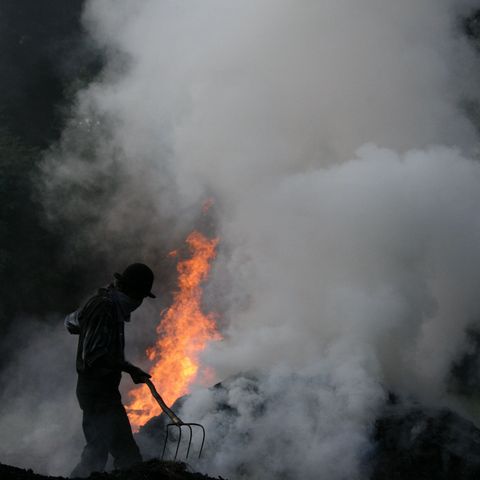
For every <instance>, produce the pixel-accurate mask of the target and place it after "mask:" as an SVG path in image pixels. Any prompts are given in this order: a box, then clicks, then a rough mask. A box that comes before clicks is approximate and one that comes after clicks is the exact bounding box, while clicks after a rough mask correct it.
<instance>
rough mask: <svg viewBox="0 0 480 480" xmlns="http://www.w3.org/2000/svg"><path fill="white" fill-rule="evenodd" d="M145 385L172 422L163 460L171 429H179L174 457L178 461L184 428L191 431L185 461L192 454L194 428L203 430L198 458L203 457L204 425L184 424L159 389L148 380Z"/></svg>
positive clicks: (163, 453)
mask: <svg viewBox="0 0 480 480" xmlns="http://www.w3.org/2000/svg"><path fill="white" fill-rule="evenodd" d="M145 383H146V384H147V385H148V388H149V389H150V391H151V392H152V395H153V397H154V398H155V400H156V401H157V402H158V404H159V405H160V407H161V409H162V410H163V411H164V412H165V413H166V414H167V415H168V417H169V418H170V420H171V421H172V422H171V423H168V424H167V431H166V435H165V442H164V444H163V451H162V460H163V457H164V456H165V449H166V448H167V441H168V433H169V431H170V427H177V428H178V442H177V448H176V450H175V456H174V457H173V459H174V460H176V459H177V455H178V449H179V448H180V442H181V441H182V427H187V428H188V429H189V431H190V438H189V440H188V447H187V455H186V456H185V459H187V458H188V454H189V453H190V447H191V446H192V436H193V431H192V427H200V428H201V429H202V444H201V445H200V451H199V452H198V458H200V455H202V450H203V445H204V443H205V428H204V427H203V425H200V424H199V423H191V422H189V423H185V422H182V420H180V418H179V417H178V416H177V415H176V414H175V413H174V412H173V410H172V409H171V408H169V407H168V406H167V404H166V403H165V402H164V400H163V398H162V397H161V396H160V394H159V393H158V392H157V389H156V388H155V385H154V384H153V383H152V381H151V380H147V381H146V382H145Z"/></svg>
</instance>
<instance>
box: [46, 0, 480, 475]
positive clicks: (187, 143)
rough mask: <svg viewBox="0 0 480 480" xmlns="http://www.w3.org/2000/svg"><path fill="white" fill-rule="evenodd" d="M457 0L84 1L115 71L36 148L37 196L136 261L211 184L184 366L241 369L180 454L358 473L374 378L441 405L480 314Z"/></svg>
mask: <svg viewBox="0 0 480 480" xmlns="http://www.w3.org/2000/svg"><path fill="white" fill-rule="evenodd" d="M473 3H474V2H468V1H461V2H458V1H453V0H441V1H438V0H435V1H434V0H423V1H402V2H396V1H394V0H390V1H385V0H381V1H380V0H363V1H360V2H359V1H354V0H344V1H330V0H326V1H321V2H320V1H319V2H310V1H305V2H298V1H293V0H292V1H287V0H275V1H273V0H261V1H259V0H256V1H242V2H222V1H218V0H205V1H202V2H173V1H170V2H168V1H144V2H134V1H127V0H125V1H119V0H116V1H115V2H113V1H104V2H90V3H89V4H88V6H87V9H86V11H85V16H84V22H85V25H86V26H87V28H88V29H89V31H90V33H91V35H92V36H93V37H94V39H95V41H96V42H97V43H98V45H99V46H100V47H101V48H103V49H105V51H106V52H107V55H109V58H110V63H109V64H108V67H107V68H106V70H105V71H104V74H103V77H102V78H101V79H99V81H97V82H95V83H94V84H91V85H90V86H89V87H88V88H86V89H85V90H83V91H82V92H80V94H79V95H78V99H77V106H76V109H75V111H74V112H73V116H72V121H71V122H70V125H69V126H68V128H67V129H66V130H65V132H64V136H63V139H62V141H61V142H60V143H59V145H57V147H56V148H55V149H53V150H52V152H51V153H50V154H49V156H48V158H46V160H45V169H44V170H45V179H46V181H45V185H46V197H45V198H46V203H47V205H49V206H50V207H51V212H52V217H53V218H57V219H58V217H59V216H60V218H61V219H63V220H65V219H66V220H69V221H71V222H76V223H77V224H78V233H79V236H78V241H80V242H85V241H86V242H88V243H89V244H90V245H91V246H92V248H97V249H102V251H105V254H106V255H110V256H111V259H112V261H113V260H114V259H118V258H119V257H122V258H128V257H129V256H131V255H132V254H133V253H135V252H137V253H138V254H139V255H142V256H143V258H146V259H150V260H151V261H152V262H154V263H155V261H156V260H155V259H156V258H157V257H156V255H157V254H158V252H159V245H162V244H174V243H176V242H178V241H179V239H180V238H182V235H183V234H184V232H185V231H187V230H188V229H189V228H190V227H191V225H192V224H193V223H194V221H195V218H196V212H197V211H198V206H199V205H200V204H201V203H202V201H203V200H204V199H205V198H206V196H210V195H213V196H214V197H215V198H216V205H217V207H216V208H217V214H218V225H217V228H218V233H219V235H220V236H221V238H222V243H223V246H224V247H223V252H221V254H220V256H219V258H218V261H217V264H216V271H215V272H214V276H213V278H212V282H211V284H210V287H209V292H214V293H213V294H212V295H214V299H217V300H218V299H219V303H221V308H222V311H225V314H224V317H223V319H222V326H223V334H224V336H225V340H224V341H223V342H221V343H219V344H217V345H214V346H212V347H211V348H210V349H209V350H208V351H207V352H206V353H205V355H204V357H203V361H204V362H205V364H206V365H209V366H212V367H214V368H215V370H216V372H217V376H218V378H219V379H223V378H227V377H230V376H232V375H237V374H239V372H254V373H251V374H248V375H247V374H242V375H240V376H237V377H235V378H232V379H231V380H230V381H229V382H227V385H226V386H227V388H226V389H224V390H218V389H217V390H215V391H211V392H208V391H207V392H206V391H201V390H198V391H195V392H194V394H193V395H192V397H191V398H190V399H189V400H188V401H187V403H186V405H185V407H184V409H183V412H182V414H183V415H184V416H185V417H187V418H192V419H195V420H196V421H202V422H204V423H205V424H206V425H207V427H208V432H209V442H210V444H209V448H208V450H209V452H208V455H207V456H206V459H205V460H204V461H203V462H202V463H201V464H199V465H197V467H198V468H201V469H203V470H204V471H207V472H209V473H212V474H221V475H223V476H228V477H229V478H237V477H242V476H245V477H249V478H250V477H251V478H276V477H278V475H279V474H282V475H284V476H285V477H286V478H299V477H300V476H304V477H305V478H334V479H343V478H360V476H361V475H362V474H364V473H365V472H364V471H363V468H362V465H363V462H364V459H365V458H366V457H367V456H368V454H369V449H370V448H371V444H370V433H371V428H372V424H373V421H374V419H375V416H376V414H377V412H378V409H379V408H380V407H381V405H382V403H383V402H384V399H385V395H386V392H387V391H388V390H393V391H397V392H401V393H402V394H403V395H407V396H412V397H413V398H420V399H422V401H424V402H428V403H431V404H451V403H452V401H453V400H452V399H451V398H450V397H449V395H448V392H447V387H446V379H447V376H448V372H449V369H450V366H451V363H452V361H453V359H454V358H455V356H456V355H457V354H458V352H459V350H461V348H462V346H463V343H464V341H465V332H464V330H465V327H467V326H471V325H472V324H474V322H476V321H477V320H478V318H479V314H480V311H479V310H480V301H479V300H478V295H477V292H476V288H477V285H479V280H480V248H479V247H478V245H480V242H479V240H480V223H479V222H480V220H479V218H478V215H477V211H478V208H477V206H478V204H479V201H480V166H479V164H478V162H477V160H476V159H475V156H476V153H475V149H476V146H477V145H478V137H477V133H476V131H475V129H474V127H473V126H472V124H471V123H470V122H469V120H468V119H467V118H466V116H465V115H464V114H463V112H462V108H461V106H462V104H464V103H465V102H475V101H478V100H479V98H478V96H479V92H478V91H476V90H475V86H476V85H478V80H479V63H478V57H476V56H475V52H474V51H473V49H472V48H471V47H470V45H469V44H468V42H467V40H466V39H465V38H464V37H463V36H462V35H461V32H460V31H459V30H458V28H457V27H458V23H459V22H458V21H457V20H458V18H460V16H461V15H464V14H468V13H469V12H470V11H471V7H473ZM99 192H100V193H99ZM59 202H61V208H58V207H59ZM112 246H113V248H112ZM112 249H113V251H112ZM118 252H121V253H120V254H119V253H118ZM207 300H209V301H214V300H212V299H207ZM249 375H252V377H250V376H249ZM252 378H254V380H252ZM218 403H224V404H227V405H229V406H230V407H232V408H234V409H235V410H236V412H238V415H235V416H231V415H229V413H228V411H221V410H217V409H216V405H217V404H218ZM304 445H307V446H308V447H307V450H305V449H304V448H303V446H304Z"/></svg>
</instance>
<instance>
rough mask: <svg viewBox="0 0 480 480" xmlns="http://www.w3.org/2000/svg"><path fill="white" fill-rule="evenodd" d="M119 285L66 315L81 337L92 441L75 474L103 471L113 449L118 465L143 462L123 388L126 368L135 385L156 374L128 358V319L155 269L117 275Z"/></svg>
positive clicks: (81, 395)
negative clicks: (121, 387)
mask: <svg viewBox="0 0 480 480" xmlns="http://www.w3.org/2000/svg"><path fill="white" fill-rule="evenodd" d="M115 278H116V280H115V283H114V284H112V285H109V286H108V287H106V288H100V289H99V290H98V292H97V293H96V295H94V296H93V297H92V298H90V299H89V300H88V301H87V302H86V303H85V305H84V306H83V307H82V308H81V309H79V310H77V311H76V312H73V313H71V314H70V315H68V316H67V317H66V318H65V326H66V327H67V329H68V331H69V332H70V333H72V334H76V335H79V339H78V350H77V361H76V367H77V372H78V382H77V398H78V402H79V404H80V408H81V409H82V411H83V421H82V427H83V432H84V434H85V439H86V441H87V444H86V446H85V448H84V450H83V452H82V456H81V460H80V462H79V464H78V465H77V466H76V467H75V469H74V470H73V472H72V473H71V476H72V477H87V476H89V475H90V473H91V472H101V471H103V470H104V468H105V464H106V462H107V459H108V454H109V453H110V454H111V455H112V456H113V458H114V465H115V468H125V467H128V466H130V465H132V464H134V463H137V462H140V461H141V460H142V457H141V455H140V451H139V449H138V446H137V444H136V443H135V440H134V438H133V435H132V429H131V426H130V422H129V420H128V417H127V414H126V412H125V408H124V407H123V405H122V401H121V396H120V392H119V391H118V386H119V384H120V380H121V376H122V372H127V373H129V374H130V375H131V377H132V380H133V381H134V382H135V383H144V382H145V381H146V380H147V379H148V378H149V377H150V375H149V374H148V373H146V372H144V371H143V370H141V369H140V368H138V367H136V366H134V365H132V364H131V363H129V362H127V361H126V360H125V356H124V347H125V339H124V322H128V321H130V314H131V312H133V311H134V310H135V309H136V308H138V307H139V306H140V305H141V303H142V301H143V299H144V298H145V297H151V298H155V295H153V293H152V292H151V288H152V285H153V272H152V271H151V270H150V268H149V267H147V266H146V265H144V264H142V263H134V264H132V265H129V266H128V267H127V268H126V269H125V271H124V272H123V274H121V275H120V274H119V273H116V274H115Z"/></svg>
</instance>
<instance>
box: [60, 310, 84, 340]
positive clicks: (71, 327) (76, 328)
mask: <svg viewBox="0 0 480 480" xmlns="http://www.w3.org/2000/svg"><path fill="white" fill-rule="evenodd" d="M63 324H64V325H65V327H66V329H67V330H68V331H69V332H70V333H71V334H72V335H78V334H79V333H80V323H79V321H78V310H77V311H76V312H72V313H69V314H68V315H67V316H66V317H65V320H64V321H63Z"/></svg>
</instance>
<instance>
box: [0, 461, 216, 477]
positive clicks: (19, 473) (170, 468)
mask: <svg viewBox="0 0 480 480" xmlns="http://www.w3.org/2000/svg"><path fill="white" fill-rule="evenodd" d="M0 478H1V479H2V480H44V479H45V480H46V479H51V480H53V479H58V480H61V479H63V478H64V477H46V476H44V475H38V474H36V473H34V472H33V471H32V470H23V469H21V468H16V467H10V466H8V465H1V464H0ZM89 478H91V479H92V480H209V479H211V478H212V477H208V476H207V475H202V474H200V473H192V472H189V471H188V467H187V465H185V464H184V463H178V462H177V463H175V462H161V461H159V460H149V461H148V462H143V463H141V464H139V465H136V466H135V467H132V468H131V469H128V470H116V471H113V472H110V473H94V474H92V475H91V476H90V477H89ZM220 478H221V477H220Z"/></svg>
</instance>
